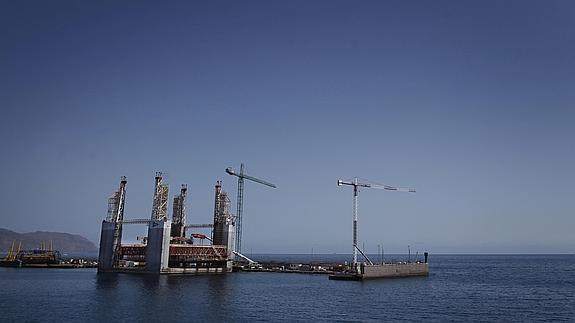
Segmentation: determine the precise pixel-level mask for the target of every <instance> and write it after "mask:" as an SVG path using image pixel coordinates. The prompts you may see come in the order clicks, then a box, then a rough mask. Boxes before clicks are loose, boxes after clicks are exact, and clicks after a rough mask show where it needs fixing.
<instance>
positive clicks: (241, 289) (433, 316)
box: [0, 255, 575, 322]
mask: <svg viewBox="0 0 575 323" xmlns="http://www.w3.org/2000/svg"><path fill="white" fill-rule="evenodd" d="M253 257H254V258H255V259H260V260H262V259H267V260H269V259H276V260H289V261H291V262H306V261H310V260H312V259H313V260H315V261H319V260H327V261H338V260H339V261H344V260H349V259H350V257H349V256H344V255H314V256H311V255H254V256H253ZM374 258H376V257H374ZM398 258H399V257H398ZM373 260H375V259H373ZM430 271H431V274H430V276H429V277H418V278H405V279H388V280H371V281H363V282H356V281H331V280H328V278H327V276H326V275H307V274H287V273H232V274H227V275H219V276H149V275H127V274H105V275H102V274H100V275H98V274H97V273H96V270H95V269H26V268H24V269H18V268H0V315H1V316H0V321H1V322H62V321H82V322H102V321H107V322H120V321H121V322H151V321H156V322H175V321H180V322H190V321H196V322H209V321H219V322H241V321H290V322H293V321H305V322H310V321H325V322H333V321H353V322H355V321H362V322H381V321H426V322H449V321H455V322H467V321H484V322H493V321H505V322H511V321H513V322H532V321H569V322H575V255H494V256H489V255H473V256H465V255H455V256H454V255H431V256H430Z"/></svg>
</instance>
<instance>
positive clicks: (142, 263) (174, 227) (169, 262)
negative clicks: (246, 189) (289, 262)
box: [98, 173, 252, 274]
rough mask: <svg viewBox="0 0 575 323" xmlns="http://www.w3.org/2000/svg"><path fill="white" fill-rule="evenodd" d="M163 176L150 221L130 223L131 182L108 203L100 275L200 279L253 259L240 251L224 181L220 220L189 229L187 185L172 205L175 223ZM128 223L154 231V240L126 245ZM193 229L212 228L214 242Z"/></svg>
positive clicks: (217, 208) (218, 192)
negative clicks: (206, 242)
mask: <svg viewBox="0 0 575 323" xmlns="http://www.w3.org/2000/svg"><path fill="white" fill-rule="evenodd" d="M162 179H163V178H162V173H156V177H155V182H154V198H153V206H152V214H151V217H150V218H149V219H125V218H124V206H125V203H126V185H127V180H126V177H122V179H121V181H120V187H119V189H118V190H117V191H116V192H114V194H112V196H111V197H110V198H109V200H108V214H107V217H106V219H105V220H103V221H102V232H101V237H100V251H99V257H98V272H126V273H154V274H170V273H174V274H199V273H225V272H230V271H232V264H233V259H234V255H236V256H238V257H242V258H245V259H246V260H248V262H250V263H251V262H252V261H251V260H249V259H248V258H246V257H244V256H243V255H241V253H240V252H239V251H236V250H234V243H235V230H236V228H235V222H236V219H235V217H234V216H233V215H232V214H231V212H230V199H229V197H228V194H227V193H226V192H225V191H223V190H222V186H221V182H220V181H218V182H217V183H216V186H215V205H214V219H213V223H210V224H187V222H186V198H187V186H186V185H182V187H181V190H180V194H178V195H176V196H175V197H174V199H173V204H172V219H171V220H169V219H168V185H167V184H165V183H163V182H162ZM128 224H144V225H147V226H148V235H147V237H145V238H143V239H142V240H143V241H142V242H141V243H137V244H122V229H123V226H124V225H128ZM191 228H211V229H212V237H211V238H209V237H207V236H206V235H203V234H197V233H194V234H191V238H187V237H186V230H188V229H191ZM194 238H196V239H200V241H202V242H203V240H204V239H207V240H210V241H211V244H209V245H203V243H202V244H200V245H198V244H197V243H196V244H194Z"/></svg>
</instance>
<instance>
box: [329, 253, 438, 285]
mask: <svg viewBox="0 0 575 323" xmlns="http://www.w3.org/2000/svg"><path fill="white" fill-rule="evenodd" d="M425 260H426V261H425V262H399V263H386V264H372V265H370V264H364V263H359V264H357V266H356V267H355V270H352V271H349V272H342V273H336V274H333V275H329V279H331V280H364V279H375V278H401V277H413V276H428V275H429V265H428V264H427V253H425Z"/></svg>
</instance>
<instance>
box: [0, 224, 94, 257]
mask: <svg viewBox="0 0 575 323" xmlns="http://www.w3.org/2000/svg"><path fill="white" fill-rule="evenodd" d="M12 241H16V246H17V245H18V243H19V242H22V249H37V248H40V243H41V242H42V241H45V242H46V243H47V244H49V243H50V241H52V243H53V244H54V249H56V250H59V251H60V252H62V253H67V252H97V251H98V248H97V247H96V246H95V245H94V243H93V242H92V241H90V240H88V239H86V238H84V237H82V236H80V235H77V234H69V233H62V232H44V231H36V232H28V233H18V232H14V231H10V230H7V229H3V228H0V253H6V252H8V250H9V249H10V246H11V245H12Z"/></svg>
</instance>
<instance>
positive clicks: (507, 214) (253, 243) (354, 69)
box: [0, 0, 575, 253]
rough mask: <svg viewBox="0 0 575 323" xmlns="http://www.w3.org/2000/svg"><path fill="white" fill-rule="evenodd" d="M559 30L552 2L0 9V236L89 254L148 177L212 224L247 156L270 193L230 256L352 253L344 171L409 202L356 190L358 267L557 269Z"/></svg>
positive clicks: (565, 143) (564, 207) (129, 213)
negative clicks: (529, 257)
mask: <svg viewBox="0 0 575 323" xmlns="http://www.w3.org/2000/svg"><path fill="white" fill-rule="evenodd" d="M574 31H575V2H573V1H567V0H565V1H547V0H546V1H204V2H199V1H198V2H192V1H179V2H165V1H157V2H146V1H94V2H88V1H4V2H2V4H0V111H1V118H0V137H1V139H2V140H1V141H0V149H1V154H0V167H1V169H2V180H1V181H0V196H1V201H2V207H1V219H2V224H1V225H0V226H1V227H6V228H8V229H12V230H16V231H20V232H24V231H35V230H51V231H67V232H72V233H79V234H82V235H84V236H86V237H88V238H89V239H91V240H92V241H94V242H95V243H97V242H98V240H99V234H100V223H101V221H102V219H103V218H104V217H105V215H106V207H107V198H108V197H109V195H110V194H111V193H112V192H113V191H114V190H116V189H117V187H118V184H119V178H120V176H121V175H125V176H127V177H128V187H127V201H126V203H127V205H126V215H125V216H126V218H147V217H149V216H150V213H151V205H152V194H153V177H154V173H155V172H156V171H158V170H161V171H164V172H165V173H166V178H167V181H168V182H169V183H170V185H171V193H170V196H173V194H175V193H176V192H177V191H178V189H179V186H180V184H181V183H187V184H188V187H189V188H190V200H189V202H188V219H189V220H188V221H189V222H192V223H209V222H211V220H212V214H213V194H214V193H213V188H214V185H215V182H216V180H223V185H224V190H226V191H228V192H229V193H230V195H231V196H232V202H233V205H234V207H233V212H235V203H236V198H235V194H236V185H237V183H236V179H235V178H233V177H231V176H229V175H227V174H225V172H224V169H225V168H226V167H228V166H234V167H235V168H238V167H239V164H240V163H241V162H244V163H245V164H246V167H247V171H248V173H250V174H252V175H254V176H256V177H260V178H262V179H265V180H268V181H270V182H273V183H275V184H276V185H277V186H278V189H276V190H274V189H271V188H268V187H265V186H261V185H258V184H255V183H250V182H247V183H246V193H245V200H244V204H245V206H244V221H243V224H244V226H243V229H244V236H243V247H244V251H245V252H249V251H251V252H254V253H257V252H282V253H283V252H288V253H309V252H311V249H312V248H313V249H314V252H315V253H332V252H337V253H349V252H351V247H350V244H351V219H352V191H351V189H350V188H349V187H337V186H336V181H337V179H339V178H342V179H350V178H352V177H354V176H358V177H361V178H366V179H369V180H372V181H375V182H379V183H385V184H390V185H397V186H407V187H415V188H416V189H417V193H416V194H408V193H399V192H388V191H381V190H363V191H362V192H361V193H360V206H359V216H360V222H359V241H360V243H361V244H362V245H365V248H366V249H367V251H368V252H373V253H375V252H377V245H378V244H383V245H384V248H385V250H386V252H390V253H391V252H405V251H406V250H407V245H411V246H412V250H418V251H421V250H428V251H430V252H432V253H573V252H574V251H575V238H574V236H575V234H574V233H573V232H574V229H575V188H574V185H573V183H574V182H575V171H574V168H573V167H574V165H575V149H574V148H575V146H574V139H575V106H574V102H575V89H574V87H575V32H574ZM170 209H171V206H170ZM170 213H171V211H170ZM143 234H145V228H144V227H141V226H135V227H131V228H130V229H129V230H127V234H126V236H125V239H126V240H127V241H130V240H132V241H133V240H135V237H136V236H137V235H143Z"/></svg>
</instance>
